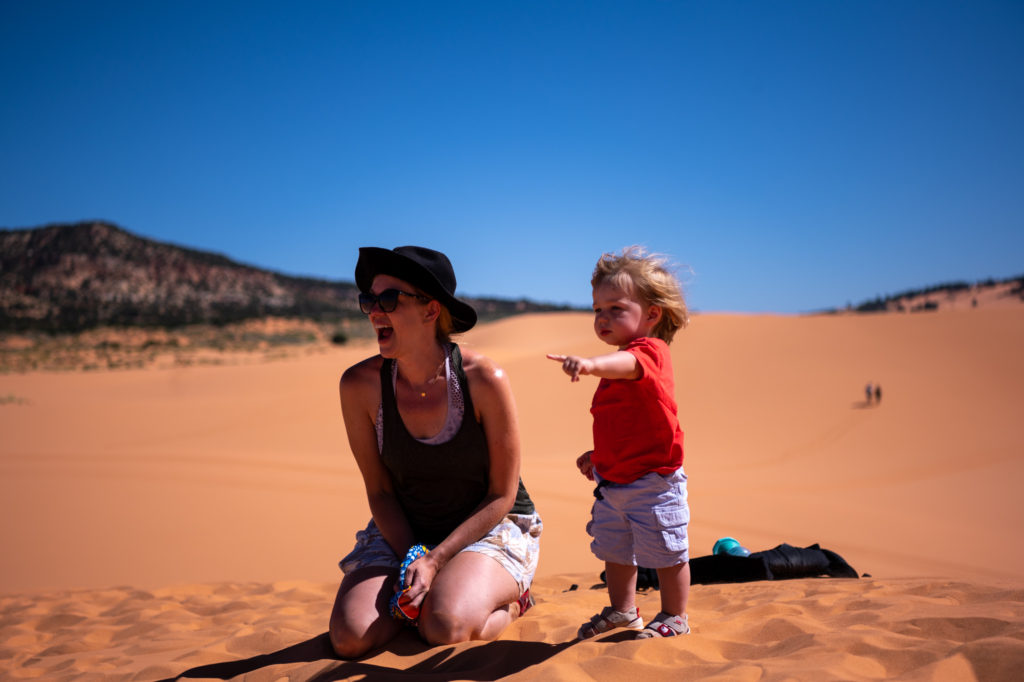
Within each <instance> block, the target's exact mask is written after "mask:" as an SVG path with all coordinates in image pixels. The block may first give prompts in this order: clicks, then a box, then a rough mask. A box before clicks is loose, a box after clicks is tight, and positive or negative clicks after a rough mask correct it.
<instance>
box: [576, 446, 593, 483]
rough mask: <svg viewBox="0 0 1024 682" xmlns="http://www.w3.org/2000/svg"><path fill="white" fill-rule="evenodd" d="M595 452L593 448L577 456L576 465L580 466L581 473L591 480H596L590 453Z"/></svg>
mask: <svg viewBox="0 0 1024 682" xmlns="http://www.w3.org/2000/svg"><path fill="white" fill-rule="evenodd" d="M593 452H594V451H593V450H587V451H586V452H584V453H583V454H582V455H580V456H579V457H577V458H576V466H578V467H579V469H580V473H581V474H583V475H584V476H586V477H587V478H588V479H589V480H591V481H593V480H594V463H593V462H591V461H590V455H591V454H593Z"/></svg>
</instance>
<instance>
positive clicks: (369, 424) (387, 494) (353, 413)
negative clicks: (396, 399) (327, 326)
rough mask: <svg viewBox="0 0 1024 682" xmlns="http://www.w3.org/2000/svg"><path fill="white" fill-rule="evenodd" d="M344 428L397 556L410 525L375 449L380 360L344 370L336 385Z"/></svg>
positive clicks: (409, 542) (371, 502) (378, 518)
mask: <svg viewBox="0 0 1024 682" xmlns="http://www.w3.org/2000/svg"><path fill="white" fill-rule="evenodd" d="M338 390H339V393H340V395H341V413H342V416H343V417H344V420H345V431H346V432H347V433H348V443H349V446H350V447H351V449H352V455H353V456H354V457H355V460H356V464H357V465H358V466H359V472H360V473H361V474H362V476H363V485H364V486H365V487H366V500H367V502H368V503H369V505H370V513H371V514H373V520H374V522H375V523H376V524H377V528H379V529H380V532H381V534H382V535H383V536H384V539H385V540H387V542H388V544H389V545H391V549H393V550H394V552H395V554H396V555H397V556H398V557H404V556H405V553H406V552H407V551H408V549H409V547H410V546H411V545H412V543H413V537H412V529H411V528H410V527H409V521H408V519H406V518H405V513H404V512H403V511H402V507H401V506H400V505H399V503H398V499H397V498H396V497H395V493H394V487H393V485H392V481H391V475H390V474H389V473H388V471H387V469H386V468H385V467H384V463H383V462H382V461H381V459H380V451H379V450H378V449H377V430H376V420H377V408H378V407H379V406H380V361H379V359H376V360H375V359H374V358H371V359H369V360H365V361H363V362H361V363H359V364H357V365H353V366H352V367H350V368H348V369H347V370H345V373H344V374H343V375H342V376H341V382H340V384H339V387H338Z"/></svg>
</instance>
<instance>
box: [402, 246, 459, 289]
mask: <svg viewBox="0 0 1024 682" xmlns="http://www.w3.org/2000/svg"><path fill="white" fill-rule="evenodd" d="M394 252H395V253H397V254H399V255H400V256H405V257H406V258H408V259H409V260H412V261H415V262H417V263H419V264H420V265H421V266H422V267H423V268H425V269H426V270H427V271H429V272H430V274H432V275H433V276H434V278H435V279H437V281H438V282H439V283H440V284H441V286H442V287H444V289H445V291H447V292H448V293H449V294H452V295H453V296H454V295H455V285H456V280H455V268H453V267H452V262H451V261H450V260H448V256H446V255H444V254H443V253H441V252H440V251H434V250H433V249H428V248H426V247H425V246H399V247H397V248H396V249H394Z"/></svg>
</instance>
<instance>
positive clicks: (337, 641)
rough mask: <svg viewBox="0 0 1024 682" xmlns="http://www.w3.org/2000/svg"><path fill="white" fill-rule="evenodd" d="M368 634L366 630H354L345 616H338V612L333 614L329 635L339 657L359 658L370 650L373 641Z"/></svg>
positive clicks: (332, 646)
mask: <svg viewBox="0 0 1024 682" xmlns="http://www.w3.org/2000/svg"><path fill="white" fill-rule="evenodd" d="M367 634H368V633H367V631H365V630H364V631H363V632H361V633H360V632H357V631H355V630H353V629H352V628H351V627H350V624H349V623H348V622H347V621H346V620H345V619H344V618H340V617H337V615H336V614H333V615H332V616H331V625H330V628H329V629H328V635H329V636H330V639H331V648H333V649H334V653H335V654H337V655H338V657H339V658H359V657H360V656H362V655H363V654H365V653H366V652H368V651H369V650H370V649H371V647H372V646H373V642H372V641H371V640H370V638H369V637H368V636H367Z"/></svg>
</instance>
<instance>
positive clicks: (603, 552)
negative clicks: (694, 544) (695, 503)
mask: <svg viewBox="0 0 1024 682" xmlns="http://www.w3.org/2000/svg"><path fill="white" fill-rule="evenodd" d="M594 479H595V480H596V481H597V482H598V483H602V479H601V477H600V476H598V475H597V473H596V472H595V474H594ZM600 492H601V497H602V498H603V499H598V500H594V507H593V509H592V510H591V519H590V523H588V524H587V533H588V534H590V536H591V537H592V538H593V539H594V540H593V542H591V543H590V549H591V551H593V552H594V556H596V557H597V558H598V559H601V560H602V561H609V562H611V563H614V564H623V565H625V566H643V567H644V568H668V567H669V566H677V565H679V564H682V563H685V562H687V561H689V557H690V554H689V552H690V541H689V538H688V536H687V527H688V526H689V524H690V505H689V504H688V503H687V501H686V474H685V473H684V472H683V468H682V467H680V468H678V469H676V470H675V471H674V472H672V473H671V474H668V475H666V476H662V475H661V474H658V473H653V472H652V473H649V474H647V475H645V476H642V477H640V478H638V479H637V480H635V481H633V482H632V483H621V484H620V483H610V482H605V483H603V485H602V487H601V488H600Z"/></svg>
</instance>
